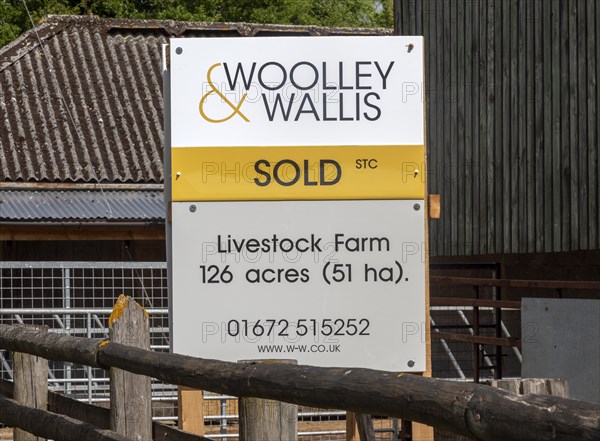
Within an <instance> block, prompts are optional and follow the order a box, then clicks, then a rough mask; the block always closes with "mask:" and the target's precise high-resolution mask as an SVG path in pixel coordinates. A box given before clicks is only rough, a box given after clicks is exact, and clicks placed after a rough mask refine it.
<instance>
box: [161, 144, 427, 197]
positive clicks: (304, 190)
mask: <svg viewBox="0 0 600 441" xmlns="http://www.w3.org/2000/svg"><path fill="white" fill-rule="evenodd" d="M424 167H425V149H424V147H423V146H422V145H403V146H373V147H370V146H327V147H179V148H177V147H175V148H173V149H172V176H173V178H172V184H173V201H231V200H318V199H321V200H322V199H333V200H335V199H423V198H424V197H425V185H424V181H425V170H424Z"/></svg>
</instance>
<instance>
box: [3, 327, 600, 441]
mask: <svg viewBox="0 0 600 441" xmlns="http://www.w3.org/2000/svg"><path fill="white" fill-rule="evenodd" d="M113 318H114V317H113ZM111 336H112V335H111ZM0 349H5V350H9V351H14V352H18V353H25V354H32V355H35V356H37V357H42V358H44V359H48V360H61V361H68V362H72V363H78V364H83V365H86V366H92V367H97V368H103V369H106V370H109V371H111V378H113V377H114V376H113V374H114V371H115V370H122V371H126V372H129V373H134V374H138V375H139V376H144V377H151V378H157V379H159V380H162V381H165V382H168V383H172V384H177V385H180V386H186V387H190V388H194V389H201V390H209V391H213V392H217V393H222V394H227V395H233V396H238V397H256V398H264V399H271V400H277V401H282V402H286V403H292V404H297V405H302V406H310V407H317V408H337V409H344V410H347V411H351V412H354V413H356V414H367V415H371V414H377V415H385V416H390V417H397V418H401V419H404V420H409V421H415V422H419V423H423V424H427V425H430V426H434V427H436V428H439V429H442V430H444V431H449V432H454V433H456V434H459V435H463V436H467V437H470V438H473V439H478V440H498V439H501V440H505V441H511V440H528V441H532V440H556V439H561V440H567V441H569V440H573V441H575V440H578V441H585V440H590V441H591V440H597V439H598V438H599V437H600V410H599V409H598V406H597V405H595V404H593V403H585V402H579V401H574V400H569V399H565V398H560V397H555V396H542V395H516V394H513V393H511V392H506V391H503V390H500V389H497V388H493V387H489V386H484V385H480V384H471V383H462V382H453V381H447V380H439V379H432V378H424V377H420V376H416V375H410V374H402V373H396V372H386V371H377V370H371V369H359V368H323V367H313V366H302V365H293V364H261V363H244V364H238V363H230V362H224V361H219V360H208V359H201V358H195V357H188V356H184V355H179V354H172V353H157V352H152V351H150V350H147V349H141V348H137V347H132V346H127V345H125V344H121V343H116V342H114V341H108V340H102V339H92V338H77V337H70V336H67V335H61V334H56V333H48V332H44V331H43V330H36V329H27V328H24V327H21V326H8V325H0ZM0 393H1V396H0V422H2V423H4V424H6V425H9V426H13V427H18V428H21V429H23V430H26V431H27V432H31V433H33V434H35V435H37V436H41V437H46V438H53V439H56V440H81V439H86V440H103V441H104V440H124V439H132V438H131V437H127V438H126V437H124V436H123V435H122V434H120V433H117V432H116V431H114V430H110V428H113V429H118V430H119V431H121V429H119V428H118V427H115V422H114V421H113V419H112V415H113V414H114V413H115V412H117V413H118V412H125V413H127V412H128V411H130V409H121V408H120V407H119V408H113V409H112V410H107V409H102V408H98V407H96V406H92V405H89V404H85V403H80V402H76V401H74V400H70V399H68V398H66V397H61V396H59V395H56V394H52V393H50V394H48V408H49V410H47V411H46V410H42V409H35V408H32V407H27V406H24V405H23V404H19V403H17V402H16V401H14V400H12V399H11V398H9V397H11V396H12V384H10V383H7V382H3V383H2V384H1V385H0ZM111 405H112V406H113V407H117V406H116V404H115V402H114V401H113V402H112V403H111ZM139 407H142V408H143V407H144V406H143V403H140V405H139ZM140 418H141V417H140ZM147 423H148V424H150V422H149V421H148V422H147ZM151 436H152V438H153V439H160V440H176V441H178V440H185V441H188V440H189V441H192V440H195V441H199V440H207V438H204V437H202V436H196V435H191V434H186V433H185V432H182V431H179V430H177V429H173V428H168V427H166V426H163V425H161V424H157V423H155V424H154V425H153V427H152V435H151ZM136 439H144V438H136Z"/></svg>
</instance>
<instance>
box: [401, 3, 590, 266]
mask: <svg viewBox="0 0 600 441" xmlns="http://www.w3.org/2000/svg"><path fill="white" fill-rule="evenodd" d="M599 26H600V2H598V1H597V0H395V28H396V33H397V34H399V35H423V36H424V37H425V69H426V93H427V96H426V103H427V140H428V160H429V161H428V165H429V175H428V181H429V193H432V194H436V193H439V194H441V198H442V199H441V209H442V213H441V218H440V219H439V220H435V221H433V222H431V223H430V247H431V255H432V256H460V255H466V256H468V255H483V254H499V253H533V252H558V251H575V250H590V249H600V173H599V168H600V144H599V140H598V130H599V127H600V112H599V110H600V109H599V91H598V84H597V83H598V77H599V76H600V66H599V60H600V31H599V29H598V27H599Z"/></svg>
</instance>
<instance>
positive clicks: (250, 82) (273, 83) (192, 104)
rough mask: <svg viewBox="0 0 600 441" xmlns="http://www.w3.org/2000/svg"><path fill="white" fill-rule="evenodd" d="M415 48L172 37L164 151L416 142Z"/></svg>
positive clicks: (419, 86)
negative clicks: (168, 125)
mask: <svg viewBox="0 0 600 441" xmlns="http://www.w3.org/2000/svg"><path fill="white" fill-rule="evenodd" d="M422 42H423V40H422V37H376V36H372V37H333V38H332V37H310V38H304V37H300V38H299V37H277V38H200V39H192V38H180V39H171V42H170V50H171V55H170V56H171V92H172V99H171V112H172V118H171V119H172V122H171V123H172V126H171V131H172V145H173V147H186V146H189V147H196V146H211V147H217V146H224V147H230V146H289V145H297V146H311V145H317V146H334V145H342V146H343V145H398V144H400V143H401V144H417V145H420V144H423V137H424V131H423V55H422V54H423V45H422ZM409 45H413V46H412V49H411V50H410V52H409V51H408V49H407V48H408V46H409ZM226 118H229V119H227V120H226V121H223V120H224V119H226Z"/></svg>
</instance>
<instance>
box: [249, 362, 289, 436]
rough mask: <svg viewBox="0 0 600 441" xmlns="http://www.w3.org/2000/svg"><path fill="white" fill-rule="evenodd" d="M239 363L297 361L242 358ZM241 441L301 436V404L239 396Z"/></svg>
mask: <svg viewBox="0 0 600 441" xmlns="http://www.w3.org/2000/svg"><path fill="white" fill-rule="evenodd" d="M239 363H248V364H250V363H269V364H298V362H297V361H296V360H243V361H239ZM239 413H240V441H257V440H260V441H290V440H296V439H298V406H297V405H295V404H289V403H282V402H279V401H274V400H265V399H262V398H252V397H241V398H240V399H239Z"/></svg>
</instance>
